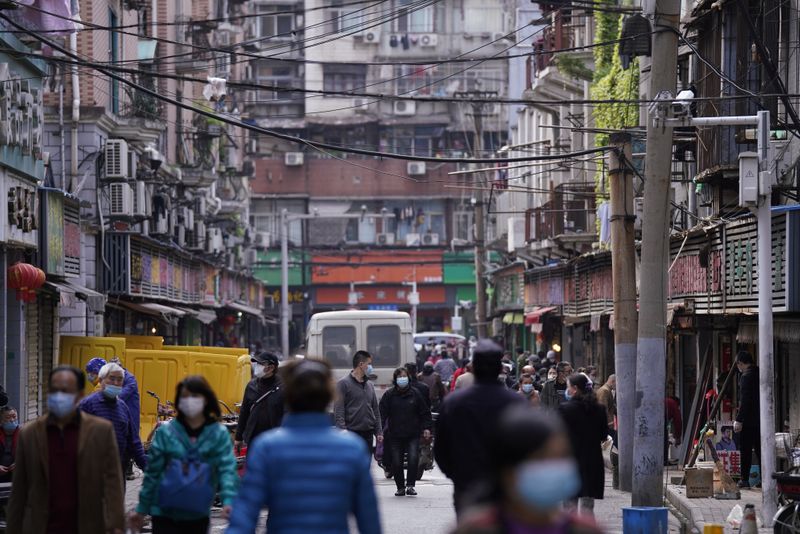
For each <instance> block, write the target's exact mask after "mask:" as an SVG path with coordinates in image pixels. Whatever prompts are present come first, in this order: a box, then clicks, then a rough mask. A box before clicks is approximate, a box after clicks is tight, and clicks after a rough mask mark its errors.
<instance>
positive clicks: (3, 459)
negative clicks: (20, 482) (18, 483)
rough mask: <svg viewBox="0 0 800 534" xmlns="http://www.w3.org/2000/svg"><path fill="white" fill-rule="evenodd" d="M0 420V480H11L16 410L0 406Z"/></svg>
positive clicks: (16, 432) (15, 448)
mask: <svg viewBox="0 0 800 534" xmlns="http://www.w3.org/2000/svg"><path fill="white" fill-rule="evenodd" d="M0 421H2V424H3V431H2V432H0V482H11V477H12V476H13V474H14V457H15V456H16V452H17V438H18V437H19V420H18V419H17V410H15V409H14V408H12V407H11V406H3V407H2V408H0Z"/></svg>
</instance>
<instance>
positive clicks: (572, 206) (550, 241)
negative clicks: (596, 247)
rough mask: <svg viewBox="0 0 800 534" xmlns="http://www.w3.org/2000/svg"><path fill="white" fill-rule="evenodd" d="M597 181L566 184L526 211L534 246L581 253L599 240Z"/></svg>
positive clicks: (528, 235) (529, 238) (528, 237)
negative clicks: (595, 187) (596, 212)
mask: <svg viewBox="0 0 800 534" xmlns="http://www.w3.org/2000/svg"><path fill="white" fill-rule="evenodd" d="M595 218H596V217H595V193H594V184H592V183H586V182H577V183H576V182H573V183H563V184H560V185H558V186H556V187H555V188H554V190H553V193H552V194H551V199H550V200H549V201H547V202H545V203H544V204H542V205H541V206H539V207H536V208H531V209H529V210H527V212H526V224H525V240H526V241H527V242H529V243H532V245H531V248H534V249H541V248H553V247H555V248H559V249H565V250H567V251H570V252H581V251H584V250H585V249H587V248H591V244H592V243H593V242H594V241H595V240H596V229H595Z"/></svg>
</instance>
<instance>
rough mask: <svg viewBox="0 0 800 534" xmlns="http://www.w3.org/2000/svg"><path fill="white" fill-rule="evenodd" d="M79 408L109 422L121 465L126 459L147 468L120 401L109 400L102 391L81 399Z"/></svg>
mask: <svg viewBox="0 0 800 534" xmlns="http://www.w3.org/2000/svg"><path fill="white" fill-rule="evenodd" d="M80 408H81V410H83V411H84V412H86V413H88V414H91V415H95V416H97V417H102V418H103V419H106V420H108V421H111V424H112V425H114V435H115V437H116V438H117V447H118V448H119V458H120V460H122V464H123V465H125V463H127V461H128V459H130V458H133V460H134V461H135V462H136V465H138V466H139V467H141V468H142V469H144V468H145V467H147V457H146V456H145V454H144V447H142V441H141V440H140V439H139V432H138V431H137V430H136V429H135V428H134V426H133V420H132V417H131V414H130V411H129V410H128V406H127V405H126V404H125V403H124V402H123V401H122V400H120V399H109V398H107V397H106V396H105V394H103V392H102V391H97V392H95V393H92V394H91V395H89V396H88V397H86V398H85V399H83V400H82V401H81V404H80Z"/></svg>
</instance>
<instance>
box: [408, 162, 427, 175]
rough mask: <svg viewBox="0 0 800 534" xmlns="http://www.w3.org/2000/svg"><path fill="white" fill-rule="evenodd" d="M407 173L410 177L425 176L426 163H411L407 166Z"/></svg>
mask: <svg viewBox="0 0 800 534" xmlns="http://www.w3.org/2000/svg"><path fill="white" fill-rule="evenodd" d="M406 172H407V173H408V174H409V176H421V175H423V174H425V162H424V161H409V162H408V163H407V164H406Z"/></svg>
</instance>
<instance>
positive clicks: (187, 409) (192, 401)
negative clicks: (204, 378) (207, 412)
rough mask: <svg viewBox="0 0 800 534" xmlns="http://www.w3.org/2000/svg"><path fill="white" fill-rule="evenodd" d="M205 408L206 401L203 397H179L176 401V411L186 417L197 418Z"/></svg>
mask: <svg viewBox="0 0 800 534" xmlns="http://www.w3.org/2000/svg"><path fill="white" fill-rule="evenodd" d="M205 407H206V400H205V399H204V398H203V397H181V398H180V400H179V401H178V410H180V411H181V413H182V414H183V415H185V416H186V417H197V416H198V415H200V414H201V413H203V409H205Z"/></svg>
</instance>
